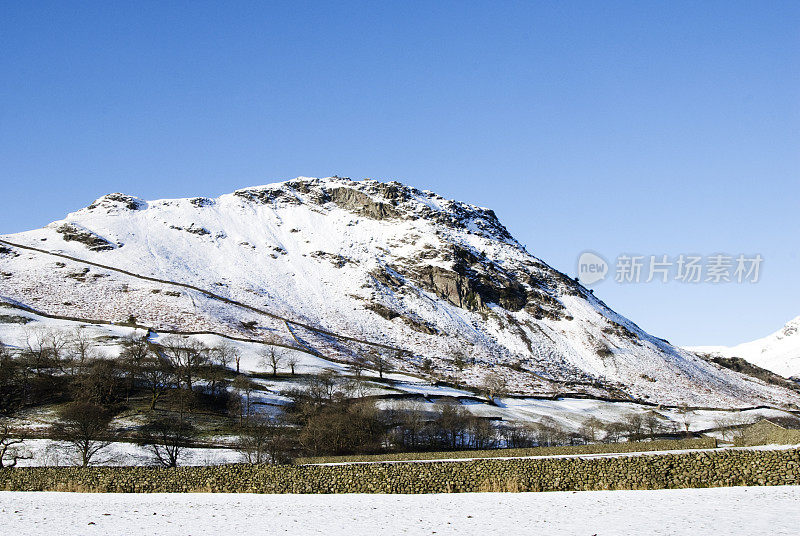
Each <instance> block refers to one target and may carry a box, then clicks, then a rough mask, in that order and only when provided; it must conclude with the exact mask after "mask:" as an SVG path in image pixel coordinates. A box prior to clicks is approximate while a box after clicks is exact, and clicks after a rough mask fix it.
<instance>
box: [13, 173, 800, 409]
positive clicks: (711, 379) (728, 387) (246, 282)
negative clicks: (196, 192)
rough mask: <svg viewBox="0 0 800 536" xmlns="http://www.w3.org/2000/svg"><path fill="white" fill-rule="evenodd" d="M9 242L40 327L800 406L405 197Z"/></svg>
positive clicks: (420, 195)
mask: <svg viewBox="0 0 800 536" xmlns="http://www.w3.org/2000/svg"><path fill="white" fill-rule="evenodd" d="M4 238H5V239H6V240H7V241H8V242H9V244H3V247H6V248H8V249H9V250H11V251H12V253H11V254H3V253H2V252H0V275H2V277H0V296H2V297H3V298H4V299H8V300H14V301H16V302H18V303H21V304H27V305H29V306H35V308H36V309H38V310H40V311H42V312H44V313H48V314H56V315H66V316H71V317H78V318H85V319H95V320H102V321H108V322H124V321H126V319H127V318H129V317H130V316H131V315H132V316H135V317H136V318H137V321H138V322H139V323H140V324H141V325H145V326H148V327H152V328H153V329H155V330H158V329H169V330H183V331H200V330H205V331H215V332H219V333H225V334H228V335H233V336H238V337H254V336H258V337H262V338H263V337H269V338H271V339H274V340H276V341H279V342H282V343H285V344H292V345H294V344H298V341H302V344H303V345H304V346H306V347H308V348H310V349H312V350H313V351H314V352H315V353H317V354H319V355H324V356H327V357H330V358H331V359H335V360H337V361H341V362H347V361H352V360H355V359H358V358H359V357H363V355H364V354H365V353H369V352H372V351H375V347H374V346H373V347H368V345H365V344H363V343H362V342H359V341H368V342H371V343H375V344H377V345H381V346H379V348H383V349H389V348H391V349H393V351H392V353H391V359H392V360H393V363H392V365H393V367H394V368H396V369H398V370H401V371H405V372H410V373H414V374H423V375H426V376H431V380H432V381H446V382H449V383H452V384H462V385H467V386H472V387H479V386H481V385H483V384H484V383H485V381H486V379H487V378H491V379H493V380H494V379H497V378H500V379H501V380H504V381H505V383H506V385H507V387H508V389H509V390H510V391H511V392H514V393H519V394H529V395H530V394H536V395H546V396H556V395H558V394H563V393H580V394H583V395H589V396H604V397H612V398H625V399H631V398H633V399H638V400H644V401H648V402H654V403H674V404H677V403H687V404H690V405H698V406H752V405H759V404H766V405H778V406H786V405H789V404H794V403H800V397H798V395H797V394H796V393H790V392H789V391H788V390H786V389H784V388H782V387H780V386H776V385H767V384H766V383H764V382H762V381H760V380H754V379H747V378H744V377H743V376H742V375H740V374H737V373H736V372H734V371H731V370H727V369H725V368H723V367H720V366H719V365H717V364H715V363H709V362H706V361H704V360H702V359H700V358H698V357H697V356H695V355H694V354H692V353H690V352H686V351H683V350H680V349H677V348H674V347H672V346H670V345H669V344H668V343H667V342H666V341H663V340H661V339H658V338H656V337H653V336H651V335H649V334H648V333H646V332H644V331H643V330H641V329H640V328H639V327H638V326H637V325H636V324H634V323H633V322H631V321H630V320H628V319H626V318H624V317H622V316H620V315H618V314H617V313H615V312H614V311H612V310H611V309H610V308H608V307H607V306H606V305H605V304H604V303H603V302H601V301H600V300H598V299H597V298H595V297H594V295H593V294H591V293H590V292H588V291H587V290H586V289H585V288H583V287H582V286H581V285H580V284H578V283H577V282H575V281H574V280H572V279H571V278H569V277H567V276H566V275H565V274H562V273H561V272H559V271H557V270H555V269H553V268H552V267H551V266H549V265H547V264H546V263H545V262H543V261H542V260H540V259H538V258H536V257H534V256H533V255H531V254H530V253H529V252H528V251H526V249H525V248H524V247H523V246H522V245H521V244H520V243H519V242H517V241H516V240H515V239H514V238H513V237H512V236H511V235H510V234H509V232H508V230H507V229H506V228H505V227H504V226H503V225H502V224H501V223H500V222H499V221H498V219H497V217H496V215H495V213H494V212H493V211H491V210H490V209H487V208H483V207H477V206H474V205H470V204H467V203H463V202H459V201H454V200H448V199H444V198H443V197H441V196H439V195H436V194H435V193H433V192H428V191H421V190H418V189H416V188H412V187H409V186H406V185H403V184H401V183H399V182H394V181H393V182H378V181H373V180H364V181H351V180H349V179H342V178H338V177H330V178H325V179H313V178H298V179H294V180H290V181H286V182H282V183H275V184H269V185H265V186H256V187H251V188H244V189H241V190H237V191H235V192H233V193H232V194H229V195H223V196H221V197H219V198H217V199H208V198H201V197H193V198H189V199H167V200H158V201H149V202H146V201H142V200H140V199H138V198H136V197H133V196H129V195H124V194H110V195H107V196H104V197H102V198H100V199H98V200H97V201H95V202H94V203H92V204H91V205H90V206H89V207H87V208H85V209H82V210H79V211H77V212H74V213H72V214H69V215H68V216H67V217H66V218H65V219H64V220H62V221H59V222H55V223H54V224H52V225H51V226H48V227H46V228H44V229H39V230H34V231H29V232H26V233H20V234H17V235H11V236H6V237H4ZM15 244H17V245H27V246H29V247H34V248H38V249H43V248H47V249H49V250H50V251H51V252H61V253H63V254H65V255H68V256H70V257H73V259H72V260H64V259H63V258H53V257H49V256H48V252H47V251H45V252H35V251H33V250H30V249H29V250H26V251H25V254H24V255H19V251H22V250H21V249H20V250H19V251H15V250H14V247H13V246H14V245H15ZM81 261H91V262H93V263H96V265H100V267H98V266H89V267H88V268H90V270H88V271H87V266H85V265H82V264H81ZM56 263H60V264H61V265H60V266H59V264H56ZM115 270H116V271H115ZM76 274H77V275H76ZM142 276H144V277H142ZM170 283H178V284H181V285H183V288H175V287H174V286H172V287H170V286H169V284H170ZM67 304H69V305H67ZM423 364H425V367H424V369H423V366H422V365H423Z"/></svg>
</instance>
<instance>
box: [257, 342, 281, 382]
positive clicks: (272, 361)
mask: <svg viewBox="0 0 800 536" xmlns="http://www.w3.org/2000/svg"><path fill="white" fill-rule="evenodd" d="M258 353H259V355H260V356H261V362H262V363H263V364H264V365H266V366H269V367H271V368H272V376H273V377H274V376H277V375H278V365H280V363H281V361H283V358H284V351H283V348H280V347H278V346H267V347H265V348H262V349H261V350H260V351H259V352H258Z"/></svg>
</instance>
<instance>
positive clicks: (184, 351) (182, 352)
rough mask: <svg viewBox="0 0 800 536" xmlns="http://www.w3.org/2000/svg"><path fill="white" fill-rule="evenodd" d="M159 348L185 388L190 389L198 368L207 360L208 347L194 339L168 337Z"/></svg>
mask: <svg viewBox="0 0 800 536" xmlns="http://www.w3.org/2000/svg"><path fill="white" fill-rule="evenodd" d="M160 349H161V352H162V353H163V355H164V357H166V358H167V359H168V360H169V361H170V363H171V364H172V367H173V368H174V369H175V371H176V372H177V374H178V376H179V378H180V379H181V382H182V383H183V384H184V385H185V386H186V389H187V390H189V391H191V390H192V386H193V384H194V380H195V379H196V378H197V375H198V374H199V371H200V369H201V368H202V367H203V366H204V365H205V364H206V363H207V362H208V348H206V347H205V346H204V345H203V344H202V343H201V342H198V341H196V340H194V339H186V338H181V337H169V338H168V339H166V340H165V341H164V342H163V343H162V344H161V346H160Z"/></svg>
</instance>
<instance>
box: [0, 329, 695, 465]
mask: <svg viewBox="0 0 800 536" xmlns="http://www.w3.org/2000/svg"><path fill="white" fill-rule="evenodd" d="M112 342H113V343H114V344H119V345H120V346H121V352H120V353H119V356H118V357H114V358H110V357H108V356H105V355H104V354H103V353H102V352H101V351H100V349H99V345H98V342H97V341H96V340H94V339H92V338H90V337H88V335H87V333H86V332H85V330H81V329H77V330H74V331H71V332H65V331H59V330H46V329H37V330H28V331H26V333H25V340H24V341H23V344H21V345H20V347H18V348H13V349H12V348H11V347H8V346H5V345H3V344H2V343H0V467H2V466H3V465H6V466H13V465H15V464H16V463H17V462H18V461H19V460H20V459H23V458H24V457H25V456H26V454H25V451H24V450H23V449H22V448H21V447H22V444H21V440H20V439H19V438H17V437H15V436H14V434H13V431H12V430H11V429H10V426H9V421H8V418H9V417H11V416H13V415H16V414H18V413H19V412H21V411H23V410H25V409H26V408H33V407H35V406H41V405H48V404H50V405H55V406H57V407H58V408H59V410H58V419H57V421H56V422H55V424H53V426H51V427H50V430H49V432H50V437H51V438H52V439H56V440H59V441H61V442H63V444H65V445H68V448H69V450H70V451H71V453H72V455H73V456H74V457H75V458H77V460H78V461H79V462H80V463H81V464H82V465H90V464H92V463H96V462H97V461H98V460H99V459H100V458H101V457H102V452H103V451H104V449H106V447H108V446H109V445H110V444H111V443H113V442H115V441H122V440H124V441H134V442H136V443H138V444H139V445H141V446H143V447H145V448H146V449H147V450H148V451H149V452H150V454H151V457H152V459H153V461H154V463H157V464H160V465H163V466H167V467H174V466H177V465H178V464H179V463H180V460H181V457H182V455H183V454H184V453H185V449H186V448H187V447H190V446H192V445H196V444H197V442H198V440H199V439H201V436H202V426H199V424H198V423H199V422H201V421H203V420H204V419H206V420H208V419H209V418H210V419H212V420H214V421H215V422H222V423H224V427H225V430H227V431H229V432H230V434H231V435H233V436H234V437H235V438H236V441H235V444H233V445H232V446H233V447H234V448H236V449H238V450H239V451H240V452H241V453H242V454H243V456H244V458H245V459H246V460H247V461H248V462H250V463H282V462H286V461H289V460H290V459H292V458H293V457H296V456H300V455H315V456H320V455H341V454H368V453H382V452H396V451H425V450H463V449H491V448H498V447H511V448H520V447H531V446H538V445H542V446H554V445H568V444H580V443H589V442H597V441H620V440H623V439H624V440H637V439H645V438H648V437H656V436H658V435H660V434H664V433H670V432H675V430H674V427H673V428H671V426H673V425H670V424H669V423H667V422H666V421H665V420H664V419H663V418H662V417H660V416H659V415H658V414H656V413H655V412H651V413H648V414H644V415H641V414H633V415H631V416H629V417H627V418H625V419H624V420H622V421H620V422H613V423H603V422H601V421H599V420H597V419H595V418H589V419H586V420H585V421H584V422H583V423H582V426H581V427H580V429H579V430H577V431H568V428H567V427H565V426H563V425H562V424H560V423H559V422H557V421H555V420H553V419H549V418H546V417H544V418H542V419H540V421H539V422H537V423H530V424H519V423H509V422H497V421H494V420H492V419H488V418H484V417H479V416H476V415H474V414H473V413H470V412H469V411H467V409H466V408H465V407H464V406H463V405H461V404H459V403H457V402H456V401H452V400H451V401H449V402H448V401H446V400H445V401H439V402H437V403H433V404H429V403H425V404H423V403H420V402H409V403H404V404H392V405H385V406H384V405H382V402H381V400H380V397H378V396H373V395H371V394H370V384H369V382H368V381H367V379H366V378H365V376H364V374H363V372H364V370H365V369H367V368H372V369H374V370H376V371H377V372H378V374H379V376H381V377H382V376H383V375H384V374H386V373H387V372H388V371H389V370H390V368H389V365H390V363H391V358H392V357H394V356H384V355H380V354H375V353H373V354H369V355H366V356H365V357H364V358H363V359H359V360H357V361H356V362H355V363H354V364H353V366H352V367H350V374H348V375H344V374H340V373H337V372H335V371H333V370H324V371H322V372H319V373H315V374H305V375H302V376H300V375H297V376H296V368H297V364H298V361H297V357H296V355H294V354H293V353H290V352H288V351H287V350H286V349H284V348H281V347H279V346H274V345H265V346H264V347H263V348H262V350H260V352H259V357H260V361H261V364H262V365H263V366H264V367H265V368H266V369H267V370H268V371H269V373H268V375H265V377H264V379H269V378H270V377H271V378H277V377H278V375H279V370H284V371H286V370H288V371H290V372H289V374H290V377H294V378H293V380H294V381H292V382H291V385H293V386H294V387H292V388H290V389H286V390H284V392H283V393H282V394H283V395H285V397H286V400H288V403H286V404H285V405H284V406H283V407H281V408H278V409H274V408H273V409H272V410H271V411H270V412H268V413H269V414H267V413H265V412H264V410H263V407H262V408H257V407H256V405H255V403H254V398H255V393H256V392H258V391H264V390H265V388H264V387H263V386H262V385H260V384H259V383H258V382H257V381H256V380H257V379H258V378H257V377H254V376H248V375H246V374H242V373H241V366H240V365H241V358H242V354H241V352H240V350H239V348H237V347H236V346H234V345H232V344H230V343H226V342H222V343H220V344H217V345H212V346H208V345H205V344H203V343H201V342H199V341H198V340H197V339H193V338H188V337H181V336H170V337H165V338H162V339H159V341H158V342H152V341H151V340H150V339H149V338H148V337H128V338H125V339H122V340H121V341H116V340H115V341H112ZM486 383H487V387H486V389H485V392H486V395H487V397H488V399H489V400H490V401H491V399H492V398H493V397H494V396H497V395H498V393H500V392H501V391H502V390H503V389H504V386H503V385H502V383H501V382H500V380H499V379H498V378H496V377H493V376H491V375H490V376H489V377H488V380H487V382H486ZM132 408H142V411H141V412H140V415H139V417H140V419H139V420H141V421H142V422H141V423H140V424H139V425H138V426H135V427H133V428H131V427H129V428H128V429H125V430H119V429H118V428H115V427H114V426H112V425H113V421H114V419H115V417H117V416H119V415H120V414H121V413H123V412H125V411H126V410H131V409H132ZM142 417H143V418H142ZM572 428H574V427H572ZM687 430H688V426H687Z"/></svg>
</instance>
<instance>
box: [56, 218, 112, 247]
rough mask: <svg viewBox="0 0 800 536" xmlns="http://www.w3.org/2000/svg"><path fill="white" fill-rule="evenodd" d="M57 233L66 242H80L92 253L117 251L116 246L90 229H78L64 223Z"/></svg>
mask: <svg viewBox="0 0 800 536" xmlns="http://www.w3.org/2000/svg"><path fill="white" fill-rule="evenodd" d="M56 232H57V233H59V234H61V236H62V237H63V238H64V241H66V242H79V243H81V244H83V245H85V246H86V247H87V248H88V249H89V250H91V251H109V250H112V249H116V247H117V246H116V245H115V244H112V243H111V242H109V241H108V240H106V239H105V238H103V237H102V236H99V235H97V234H95V233H93V232H92V231H89V230H88V229H84V228H82V227H78V226H77V225H74V224H72V223H64V224H62V225H60V226H59V227H58V228H56Z"/></svg>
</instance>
